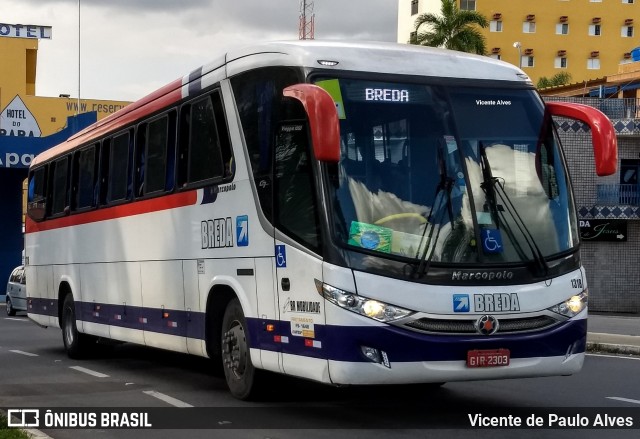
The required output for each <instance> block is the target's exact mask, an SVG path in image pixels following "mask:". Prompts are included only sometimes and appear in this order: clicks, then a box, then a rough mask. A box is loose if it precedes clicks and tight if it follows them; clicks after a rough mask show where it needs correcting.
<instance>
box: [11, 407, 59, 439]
mask: <svg viewBox="0 0 640 439" xmlns="http://www.w3.org/2000/svg"><path fill="white" fill-rule="evenodd" d="M0 413H2V414H3V415H4V416H5V417H7V412H6V411H5V410H2V409H0ZM7 418H8V417H7ZM14 419H15V418H14ZM11 428H14V427H11ZM15 428H16V429H18V427H15ZM19 430H21V431H24V432H25V433H27V434H28V435H29V437H30V439H53V438H52V437H51V436H49V435H48V434H46V433H43V432H42V431H40V430H36V429H35V428H20V429H19Z"/></svg>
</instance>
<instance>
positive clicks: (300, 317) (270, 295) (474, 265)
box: [26, 41, 617, 398]
mask: <svg viewBox="0 0 640 439" xmlns="http://www.w3.org/2000/svg"><path fill="white" fill-rule="evenodd" d="M553 115H556V116H564V117H571V118H574V119H579V120H581V121H582V122H584V123H586V124H588V125H590V126H591V127H592V138H593V144H594V151H595V161H596V172H598V174H600V175H607V174H611V173H613V172H615V169H616V163H617V146H616V143H615V135H614V133H613V128H612V126H611V123H610V122H609V120H608V119H607V118H606V117H605V116H604V115H603V114H602V113H600V112H598V111H597V110H595V109H593V108H590V107H585V106H580V105H573V104H566V103H549V104H546V105H545V103H544V102H543V101H542V99H541V98H540V96H539V95H538V93H537V92H536V91H535V89H534V87H533V86H532V84H531V82H530V80H529V79H528V78H527V76H526V75H525V74H523V72H522V71H521V70H519V69H517V68H515V67H513V66H511V65H509V64H505V63H502V62H498V61H495V60H492V59H490V58H487V57H481V56H474V55H468V54H463V53H458V52H451V51H446V50H439V49H429V48H423V47H413V46H406V45H395V44H343V43H322V42H308V41H305V42H283V43H269V44H263V45H259V46H256V47H253V48H249V49H242V50H236V51H231V52H229V53H227V54H225V55H224V56H222V57H220V58H218V59H217V60H215V61H214V62H212V63H211V64H208V65H205V66H203V67H202V68H199V69H197V70H195V71H193V72H191V73H190V74H189V75H187V76H185V77H184V78H182V79H180V80H177V81H175V82H173V83H171V84H169V85H167V86H165V87H164V88H162V89H160V90H158V91H156V92H155V93H153V94H151V95H150V96H148V97H146V98H144V99H142V100H140V101H139V102H136V103H134V104H131V105H129V106H128V107H126V108H124V109H123V110H121V111H119V112H118V113H116V114H114V115H112V116H110V117H108V118H106V119H104V120H101V121H99V122H97V123H96V124H94V125H93V126H91V127H89V128H87V129H86V130H84V131H82V132H81V133H78V134H77V135H75V136H74V137H72V138H70V139H69V140H67V141H66V142H64V143H63V144H60V145H58V146H56V147H54V148H52V149H50V150H48V151H46V152H44V153H43V154H41V155H39V156H38V157H36V158H35V159H34V161H33V163H32V165H31V168H30V171H29V189H28V198H29V202H28V220H27V224H26V266H27V272H28V276H27V279H28V288H27V290H28V294H29V299H28V308H29V309H28V312H29V317H30V318H31V319H32V320H33V321H35V322H36V323H38V324H40V325H42V326H54V327H60V328H61V329H62V336H63V341H64V345H65V347H66V350H67V352H68V354H69V355H70V356H71V357H72V358H75V357H79V356H81V355H82V354H83V353H84V352H85V351H86V350H87V349H89V348H91V347H92V346H91V344H92V343H94V342H95V340H96V339H100V338H103V339H113V340H119V341H123V342H131V343H138V344H143V345H147V346H153V347H156V348H164V349H169V350H173V351H178V352H186V353H189V354H193V355H199V356H203V357H211V358H215V359H219V360H220V361H222V363H223V368H224V371H225V375H226V380H227V383H228V385H229V388H230V390H231V392H232V394H233V395H235V396H236V397H238V398H248V397H250V396H251V395H252V392H253V391H254V390H255V389H256V388H257V384H258V383H259V380H260V379H261V375H262V370H268V371H273V372H277V373H282V374H287V375H291V376H296V377H303V378H306V379H310V380H315V381H319V382H323V383H328V384H335V385H357V384H394V383H443V382H447V381H460V380H479V379H500V378H514V377H532V376H548V375H570V374H573V373H576V372H578V371H579V370H580V368H581V366H582V363H583V360H584V351H585V344H586V317H587V285H586V280H585V275H584V270H583V268H582V265H581V263H580V253H579V234H578V225H577V220H576V208H575V204H574V199H573V194H572V189H571V182H570V179H569V174H568V172H567V166H566V163H565V159H564V156H563V153H562V149H561V146H560V143H559V141H558V136H557V133H556V129H555V126H554V123H553V122H552V118H551V116H553Z"/></svg>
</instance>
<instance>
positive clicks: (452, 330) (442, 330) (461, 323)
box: [405, 316, 558, 334]
mask: <svg viewBox="0 0 640 439" xmlns="http://www.w3.org/2000/svg"><path fill="white" fill-rule="evenodd" d="M496 317H497V318H498V316H496ZM498 322H499V326H498V331H497V332H496V334H513V333H518V332H529V331H538V330H540V329H545V328H548V327H550V326H553V325H555V324H556V323H558V321H557V320H555V319H554V318H552V317H549V316H537V317H523V318H515V319H500V318H498ZM475 323H476V320H453V319H430V318H426V317H424V318H421V319H418V320H414V321H412V322H408V323H405V326H408V327H410V328H412V329H414V330H418V331H423V332H430V333H436V334H477V333H478V331H477V330H476V326H475Z"/></svg>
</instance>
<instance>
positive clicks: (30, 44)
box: [0, 37, 129, 137]
mask: <svg viewBox="0 0 640 439" xmlns="http://www.w3.org/2000/svg"><path fill="white" fill-rule="evenodd" d="M37 50H38V40H37V39H27V38H6V37H0V112H4V110H5V109H6V108H7V106H8V105H9V104H10V103H11V102H13V101H14V99H15V98H16V96H18V97H19V99H20V100H21V101H22V103H24V105H25V106H26V109H27V110H28V112H29V113H30V115H32V116H33V118H35V120H36V122H37V125H38V128H39V131H40V136H42V137H44V136H48V135H51V134H54V133H56V132H58V131H60V130H61V129H63V128H64V127H65V125H66V123H67V117H68V116H73V115H75V114H77V113H78V100H77V99H70V98H59V97H38V96H34V95H35V88H36V65H37ZM127 104H129V102H124V101H107V100H94V99H82V100H81V101H80V113H85V112H89V111H97V113H98V114H97V117H98V120H100V119H102V118H103V117H105V116H108V115H109V114H112V113H115V112H116V111H117V110H119V109H121V108H123V107H124V106H126V105H127ZM18 121H19V119H13V120H12V119H8V118H4V117H3V118H2V119H0V129H1V130H4V131H3V132H4V133H6V134H8V135H13V136H17V135H18V133H19V131H20V128H21V127H20V126H16V123H17V122H18ZM22 125H23V126H24V125H29V123H28V122H27V121H25V122H24V123H23V124H22ZM22 131H25V130H22ZM0 132H2V131H0Z"/></svg>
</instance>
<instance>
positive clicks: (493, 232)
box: [482, 229, 504, 253]
mask: <svg viewBox="0 0 640 439" xmlns="http://www.w3.org/2000/svg"><path fill="white" fill-rule="evenodd" d="M482 235H483V236H482V248H483V249H484V252H485V253H502V252H503V250H504V248H503V247H502V235H501V234H500V230H497V229H485V230H483V231H482Z"/></svg>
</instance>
